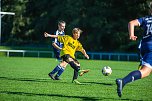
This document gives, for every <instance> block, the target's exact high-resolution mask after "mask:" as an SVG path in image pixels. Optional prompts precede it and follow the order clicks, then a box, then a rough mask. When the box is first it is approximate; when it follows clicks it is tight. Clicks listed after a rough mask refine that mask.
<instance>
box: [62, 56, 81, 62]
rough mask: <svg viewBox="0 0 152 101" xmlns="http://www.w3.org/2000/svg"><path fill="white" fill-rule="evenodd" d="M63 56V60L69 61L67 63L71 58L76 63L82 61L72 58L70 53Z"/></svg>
mask: <svg viewBox="0 0 152 101" xmlns="http://www.w3.org/2000/svg"><path fill="white" fill-rule="evenodd" d="M61 58H62V59H63V61H65V62H67V63H69V62H70V61H69V59H70V58H71V59H72V60H73V61H74V62H75V63H77V64H80V63H79V62H78V60H76V59H74V58H72V57H71V56H70V55H69V54H65V55H63V56H61Z"/></svg>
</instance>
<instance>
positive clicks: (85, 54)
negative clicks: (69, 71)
mask: <svg viewBox="0 0 152 101" xmlns="http://www.w3.org/2000/svg"><path fill="white" fill-rule="evenodd" d="M81 52H82V54H83V55H84V56H85V57H86V58H87V59H89V55H88V54H87V53H86V51H85V49H82V50H81Z"/></svg>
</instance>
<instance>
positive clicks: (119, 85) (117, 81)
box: [116, 79, 123, 97]
mask: <svg viewBox="0 0 152 101" xmlns="http://www.w3.org/2000/svg"><path fill="white" fill-rule="evenodd" d="M116 84H117V94H118V96H119V97H121V96H122V89H123V85H122V79H116Z"/></svg>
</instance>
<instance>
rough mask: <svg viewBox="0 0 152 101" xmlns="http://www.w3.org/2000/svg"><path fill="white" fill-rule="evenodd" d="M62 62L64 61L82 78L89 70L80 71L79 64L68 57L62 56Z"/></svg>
mask: <svg viewBox="0 0 152 101" xmlns="http://www.w3.org/2000/svg"><path fill="white" fill-rule="evenodd" d="M62 58H63V60H64V61H66V62H67V63H68V64H70V66H71V67H72V68H73V69H74V70H75V71H77V72H78V73H79V75H80V76H82V75H83V74H84V73H87V72H89V70H80V63H79V62H78V61H77V60H76V59H73V58H72V57H70V55H68V54H67V55H64V56H63V57H62Z"/></svg>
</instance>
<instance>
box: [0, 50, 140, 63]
mask: <svg viewBox="0 0 152 101" xmlns="http://www.w3.org/2000/svg"><path fill="white" fill-rule="evenodd" d="M0 52H4V53H5V56H7V57H10V56H18V54H17V55H12V54H13V53H21V54H20V55H19V56H22V57H28V56H30V55H29V54H30V53H31V54H35V55H34V56H31V57H43V55H44V54H46V55H45V57H50V58H53V57H54V52H53V51H30V50H0ZM42 54H43V55H42ZM87 54H88V55H89V56H90V59H93V60H94V59H95V60H116V61H138V60H139V57H138V54H134V53H101V52H88V53H87ZM76 57H77V58H82V59H83V58H84V57H83V56H82V54H76Z"/></svg>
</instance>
